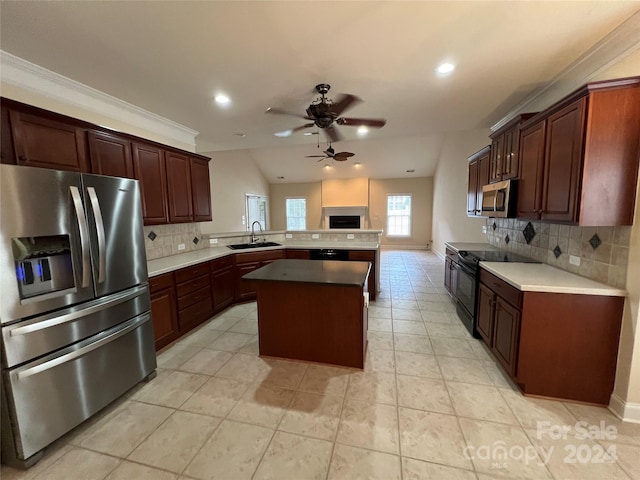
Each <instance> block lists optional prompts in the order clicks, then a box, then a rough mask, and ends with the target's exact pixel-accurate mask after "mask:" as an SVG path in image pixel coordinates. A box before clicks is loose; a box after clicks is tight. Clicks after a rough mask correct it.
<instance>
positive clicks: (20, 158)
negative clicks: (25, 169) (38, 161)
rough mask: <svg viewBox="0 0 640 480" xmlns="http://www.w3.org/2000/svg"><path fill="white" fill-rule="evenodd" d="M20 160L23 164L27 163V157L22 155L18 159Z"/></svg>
mask: <svg viewBox="0 0 640 480" xmlns="http://www.w3.org/2000/svg"><path fill="white" fill-rule="evenodd" d="M18 160H20V161H21V162H26V161H27V157H25V156H24V155H20V156H19V157H18Z"/></svg>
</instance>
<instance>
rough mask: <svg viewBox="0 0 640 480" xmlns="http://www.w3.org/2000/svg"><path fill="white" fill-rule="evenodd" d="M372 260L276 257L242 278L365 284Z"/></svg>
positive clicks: (327, 283)
mask: <svg viewBox="0 0 640 480" xmlns="http://www.w3.org/2000/svg"><path fill="white" fill-rule="evenodd" d="M369 268H370V264H369V262H341V261H338V260H276V261H275V262H272V263H270V264H268V265H265V266H264V267H261V268H259V269H257V270H254V271H253V272H249V273H247V274H246V275H244V276H243V277H242V278H245V279H247V280H261V281H271V282H297V283H318V284H322V285H353V286H360V287H361V286H364V282H365V281H366V279H367V274H368V273H369Z"/></svg>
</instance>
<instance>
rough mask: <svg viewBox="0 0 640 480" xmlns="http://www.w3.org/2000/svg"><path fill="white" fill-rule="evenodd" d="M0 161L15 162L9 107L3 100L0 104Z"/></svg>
mask: <svg viewBox="0 0 640 480" xmlns="http://www.w3.org/2000/svg"><path fill="white" fill-rule="evenodd" d="M0 163H8V164H11V165H15V164H16V154H15V151H14V149H13V135H12V133H11V120H10V119H9V109H8V108H7V107H6V106H5V103H4V102H2V104H1V105H0Z"/></svg>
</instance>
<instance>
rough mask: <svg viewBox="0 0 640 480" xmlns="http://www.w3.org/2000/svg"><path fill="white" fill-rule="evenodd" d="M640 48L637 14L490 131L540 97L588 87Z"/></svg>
mask: <svg viewBox="0 0 640 480" xmlns="http://www.w3.org/2000/svg"><path fill="white" fill-rule="evenodd" d="M639 48H640V11H638V12H636V13H634V14H633V15H631V16H630V17H629V18H627V19H626V20H625V21H624V22H622V23H621V24H620V25H618V26H617V27H616V28H615V29H614V30H612V31H611V32H609V33H608V34H607V35H606V36H604V37H603V38H602V39H601V40H600V41H598V42H597V43H596V44H595V45H593V46H592V47H591V48H590V49H589V50H587V51H586V52H585V53H583V54H582V55H580V56H579V57H578V58H577V59H576V60H574V61H573V62H572V63H570V64H569V65H567V67H565V68H564V69H563V70H562V71H561V72H560V73H559V74H558V75H556V76H555V77H554V78H553V79H552V80H551V81H550V82H549V83H548V84H547V85H545V86H544V87H541V88H539V89H537V90H535V91H534V92H533V93H532V94H531V95H529V96H528V97H527V98H525V99H524V100H523V101H522V102H520V103H519V104H518V105H516V106H515V107H514V108H513V109H512V110H511V111H510V112H509V113H508V114H507V115H505V116H504V117H503V118H502V119H501V120H500V121H499V122H497V123H496V124H495V125H493V126H492V127H491V131H492V132H495V131H496V130H498V129H500V128H501V127H503V126H504V125H506V124H507V123H508V122H509V121H510V120H512V119H513V118H514V117H515V116H516V115H519V114H520V113H523V112H526V111H527V108H528V106H529V105H531V104H533V103H534V102H535V101H536V100H538V99H539V98H540V97H542V96H543V95H545V94H547V93H549V92H552V91H553V90H556V89H557V90H561V93H560V95H559V96H558V98H556V100H559V99H560V98H562V96H564V95H567V94H569V93H571V90H572V89H574V88H578V87H580V86H581V85H583V84H585V83H589V81H590V80H592V79H593V78H594V77H596V76H597V75H598V74H599V73H601V72H602V71H604V70H606V69H607V68H609V67H611V66H612V65H614V64H616V63H618V62H619V61H620V60H622V59H623V58H624V57H626V56H627V55H630V54H631V53H633V52H634V51H636V50H638V49H639Z"/></svg>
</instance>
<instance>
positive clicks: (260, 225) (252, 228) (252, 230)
mask: <svg viewBox="0 0 640 480" xmlns="http://www.w3.org/2000/svg"><path fill="white" fill-rule="evenodd" d="M256 223H257V224H258V227H260V233H263V231H262V224H261V223H260V222H259V221H258V220H256V221H255V222H253V223H252V224H251V243H256V242H257V241H258V240H259V238H258V237H256V232H255V230H254V227H255V225H256Z"/></svg>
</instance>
